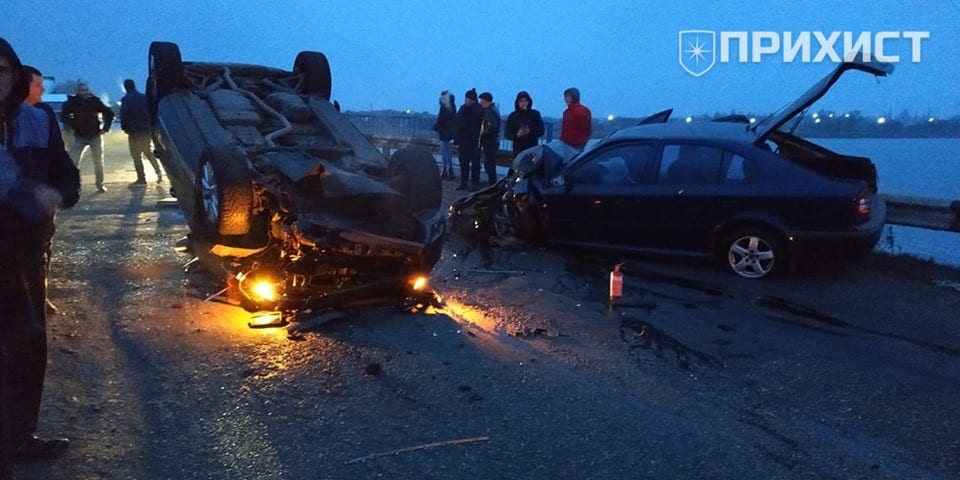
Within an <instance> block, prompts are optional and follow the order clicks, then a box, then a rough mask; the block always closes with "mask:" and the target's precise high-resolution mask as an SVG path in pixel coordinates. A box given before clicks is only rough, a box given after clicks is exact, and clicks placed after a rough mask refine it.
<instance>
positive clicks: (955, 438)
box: [18, 134, 960, 479]
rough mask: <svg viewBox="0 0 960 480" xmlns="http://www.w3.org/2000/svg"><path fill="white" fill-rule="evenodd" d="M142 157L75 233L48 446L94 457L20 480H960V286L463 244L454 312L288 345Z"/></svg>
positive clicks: (56, 330)
mask: <svg viewBox="0 0 960 480" xmlns="http://www.w3.org/2000/svg"><path fill="white" fill-rule="evenodd" d="M112 135H113V134H112ZM121 138H122V137H121ZM119 148H120V147H119V146H117V145H116V140H114V143H113V144H111V143H109V142H108V144H107V149H108V157H107V160H108V162H107V167H108V176H107V187H108V189H109V190H108V192H106V193H103V194H95V193H90V192H89V190H91V189H90V188H87V189H86V191H85V193H84V194H83V196H82V199H81V201H80V204H79V205H78V206H77V207H76V208H75V209H73V210H71V211H65V212H62V213H60V214H59V216H58V233H57V237H56V240H55V247H54V260H53V266H52V270H53V272H52V274H51V278H50V291H51V298H52V299H53V301H54V302H55V303H56V304H57V305H58V307H60V310H61V312H60V314H58V315H56V316H54V317H51V319H50V322H49V323H50V337H51V339H50V351H51V355H50V356H51V363H50V367H49V373H48V383H47V385H48V386H47V390H46V392H45V403H44V411H43V413H42V419H41V424H42V425H41V430H42V431H45V432H51V433H62V434H65V435H67V436H68V437H71V438H72V439H73V446H72V447H71V449H70V451H69V452H68V453H67V455H66V456H65V457H64V458H62V459H60V460H58V461H57V462H54V463H52V464H31V465H25V466H21V467H19V470H18V474H20V477H18V478H21V477H22V478H45V479H47V478H48V479H94V478H171V479H173V478H211V479H212V478H277V479H299V478H378V477H383V478H424V479H431V478H435V479H445V478H491V479H499V478H531V479H533V478H544V479H546V478H604V479H605V478H610V479H621V478H703V477H706V478H958V477H960V461H958V459H960V416H958V415H957V409H956V399H957V398H960V325H958V324H957V322H956V316H955V313H954V312H956V311H960V292H957V291H956V290H955V289H952V288H949V287H948V285H951V284H953V283H955V282H957V281H960V278H958V277H956V275H957V272H956V271H953V270H942V269H937V268H930V267H929V266H927V267H925V268H922V267H923V265H917V264H913V263H904V262H902V261H900V260H898V259H889V258H871V259H868V260H867V261H866V262H864V263H863V264H860V265H849V266H846V267H845V268H843V269H837V270H828V271H815V272H808V273H803V274H798V275H795V276H788V277H780V278H773V279H769V280H768V281H767V280H764V281H750V280H745V279H740V278H736V277H734V276H731V275H729V274H727V273H725V272H723V271H720V270H719V269H715V268H711V267H709V266H704V265H700V264H696V263H686V262H678V261H670V260H652V259H644V258H632V257H621V256H609V255H603V254H599V253H597V252H584V251H551V250H547V249H543V248H538V247H525V246H522V245H511V246H510V247H490V246H485V245H477V244H473V243H471V242H470V241H468V240H466V239H463V238H460V237H458V236H456V235H453V236H451V237H450V238H449V240H448V244H447V246H446V248H445V251H444V255H443V258H442V259H441V261H440V262H439V263H438V265H437V267H436V268H435V270H434V272H433V275H432V284H433V287H434V288H435V289H436V291H437V292H438V294H439V295H440V296H441V297H442V298H443V300H444V301H445V305H444V306H443V307H441V308H438V309H427V310H426V311H421V312H419V313H409V312H406V311H404V310H403V309H401V308H399V306H398V305H392V304H388V305H382V306H375V307H369V308H363V309H356V310H351V311H347V312H342V313H343V318H339V319H335V320H333V321H330V322H319V323H322V325H321V324H319V323H318V325H317V326H316V327H315V328H309V329H306V330H305V331H302V332H298V334H297V335H289V332H288V330H287V329H284V328H276V329H250V328H248V327H247V321H248V320H249V315H248V314H247V313H246V312H244V311H242V310H240V309H238V308H236V307H232V306H229V305H226V304H223V303H219V302H216V301H204V300H205V299H206V298H207V297H209V296H210V294H211V293H214V292H216V291H217V290H218V289H219V288H221V286H220V285H219V284H218V282H217V279H216V278H214V277H212V276H210V275H207V274H204V273H202V272H187V271H184V269H183V268H182V266H183V265H184V264H185V263H186V262H187V260H188V259H189V258H188V257H186V256H184V255H181V254H178V253H177V252H175V251H174V248H173V246H174V244H175V242H176V241H177V239H179V238H180V237H182V236H183V235H184V234H186V232H187V228H186V225H185V223H184V222H183V217H182V215H181V214H180V213H179V211H178V210H177V209H173V208H163V207H158V206H157V201H158V200H161V199H163V198H164V197H165V196H166V190H165V187H166V186H165V185H159V186H158V185H156V184H151V185H149V186H148V187H147V188H136V189H128V188H127V187H126V183H129V182H130V181H132V180H133V169H132V166H130V165H129V160H127V159H126V158H125V155H120V152H121V151H120V150H119ZM111 149H112V153H111ZM87 169H89V166H87ZM84 175H85V178H84V180H85V182H86V183H85V186H87V187H89V185H90V184H92V182H91V178H89V177H90V176H91V175H90V172H87V171H86V170H84ZM454 186H456V183H455V182H445V189H444V190H445V191H444V200H445V201H446V202H450V201H452V199H453V198H456V196H458V195H459V194H461V193H462V192H458V191H455V190H453V187H454ZM619 262H624V263H625V267H624V275H625V277H624V278H625V279H624V297H623V298H622V299H620V300H618V301H617V302H614V303H611V302H609V301H608V299H607V293H608V292H607V278H608V277H607V276H608V274H609V271H610V269H611V267H612V266H613V265H614V264H615V263H619ZM945 285H946V286H945Z"/></svg>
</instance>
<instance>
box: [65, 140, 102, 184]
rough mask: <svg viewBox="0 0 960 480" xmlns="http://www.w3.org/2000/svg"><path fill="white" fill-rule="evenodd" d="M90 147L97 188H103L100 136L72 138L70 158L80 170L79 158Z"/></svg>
mask: <svg viewBox="0 0 960 480" xmlns="http://www.w3.org/2000/svg"><path fill="white" fill-rule="evenodd" d="M88 146H89V147H90V153H92V154H93V174H94V175H95V176H96V179H97V187H102V186H103V141H102V140H101V139H100V135H97V136H94V137H74V138H73V145H70V158H72V159H73V164H74V165H76V166H77V168H80V157H81V156H82V155H83V151H84V149H86V148H87V147H88Z"/></svg>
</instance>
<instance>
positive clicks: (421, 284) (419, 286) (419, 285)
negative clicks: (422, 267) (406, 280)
mask: <svg viewBox="0 0 960 480" xmlns="http://www.w3.org/2000/svg"><path fill="white" fill-rule="evenodd" d="M410 285H411V286H412V287H413V289H414V290H416V291H418V292H419V291H420V290H423V289H424V288H427V277H425V276H423V275H421V276H419V277H416V278H414V279H413V281H412V282H410Z"/></svg>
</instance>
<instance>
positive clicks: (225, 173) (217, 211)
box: [197, 145, 254, 236]
mask: <svg viewBox="0 0 960 480" xmlns="http://www.w3.org/2000/svg"><path fill="white" fill-rule="evenodd" d="M245 163H246V156H245V155H244V152H243V151H242V150H241V149H240V148H238V147H236V146H233V145H230V146H226V147H219V148H213V149H209V150H207V151H206V152H204V154H203V155H202V156H201V157H200V169H199V171H198V172H197V193H198V197H197V200H198V201H197V210H198V211H197V213H198V215H199V220H200V224H201V225H202V227H203V231H204V233H206V234H208V235H220V236H238V235H247V234H248V233H250V230H251V225H252V224H253V220H252V219H253V183H252V178H253V176H254V173H253V172H252V171H251V170H250V168H249V167H248V166H246V165H244V164H245Z"/></svg>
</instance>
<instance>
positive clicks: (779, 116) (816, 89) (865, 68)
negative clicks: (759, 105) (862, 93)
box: [750, 54, 893, 142]
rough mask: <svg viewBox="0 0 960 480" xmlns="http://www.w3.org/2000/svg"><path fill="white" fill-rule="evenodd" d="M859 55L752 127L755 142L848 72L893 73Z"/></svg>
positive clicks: (888, 65)
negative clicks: (755, 138)
mask: <svg viewBox="0 0 960 480" xmlns="http://www.w3.org/2000/svg"><path fill="white" fill-rule="evenodd" d="M860 58H861V55H860V54H857V55H856V56H854V57H853V60H850V61H845V62H843V63H841V64H839V65H837V68H835V69H834V70H833V71H832V72H830V74H828V75H827V76H826V77H824V78H823V79H821V80H820V81H819V82H817V83H815V84H814V85H813V86H812V87H810V89H809V90H807V91H806V92H804V94H803V95H801V96H800V98H798V99H796V100H794V101H793V102H791V103H789V104H787V105H786V106H784V107H783V108H781V109H780V110H777V111H776V112H774V113H773V114H771V115H770V116H768V117H767V118H764V119H763V120H761V121H759V122H757V123H756V124H754V125H753V126H752V127H750V129H751V130H753V132H754V133H755V134H756V135H757V141H758V142H762V141H764V140H766V139H767V136H768V135H769V134H770V132H773V131H774V130H777V129H778V128H780V127H781V126H783V125H784V124H785V123H787V122H789V121H790V119H792V118H793V117H794V116H796V115H797V114H798V113H800V112H802V111H803V110H805V109H806V108H807V107H809V106H810V105H812V104H813V102H816V101H817V100H819V99H820V97H822V96H823V95H824V94H825V93H827V91H828V90H830V87H832V86H833V84H834V83H836V82H837V80H838V79H839V78H840V76H841V75H843V74H844V73H846V72H848V71H850V70H860V71H862V72H867V73H872V74H874V75H876V76H878V77H885V76H887V75H889V74H891V73H893V65H891V64H887V63H880V62H876V61H870V62H864V61H862V60H860Z"/></svg>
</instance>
